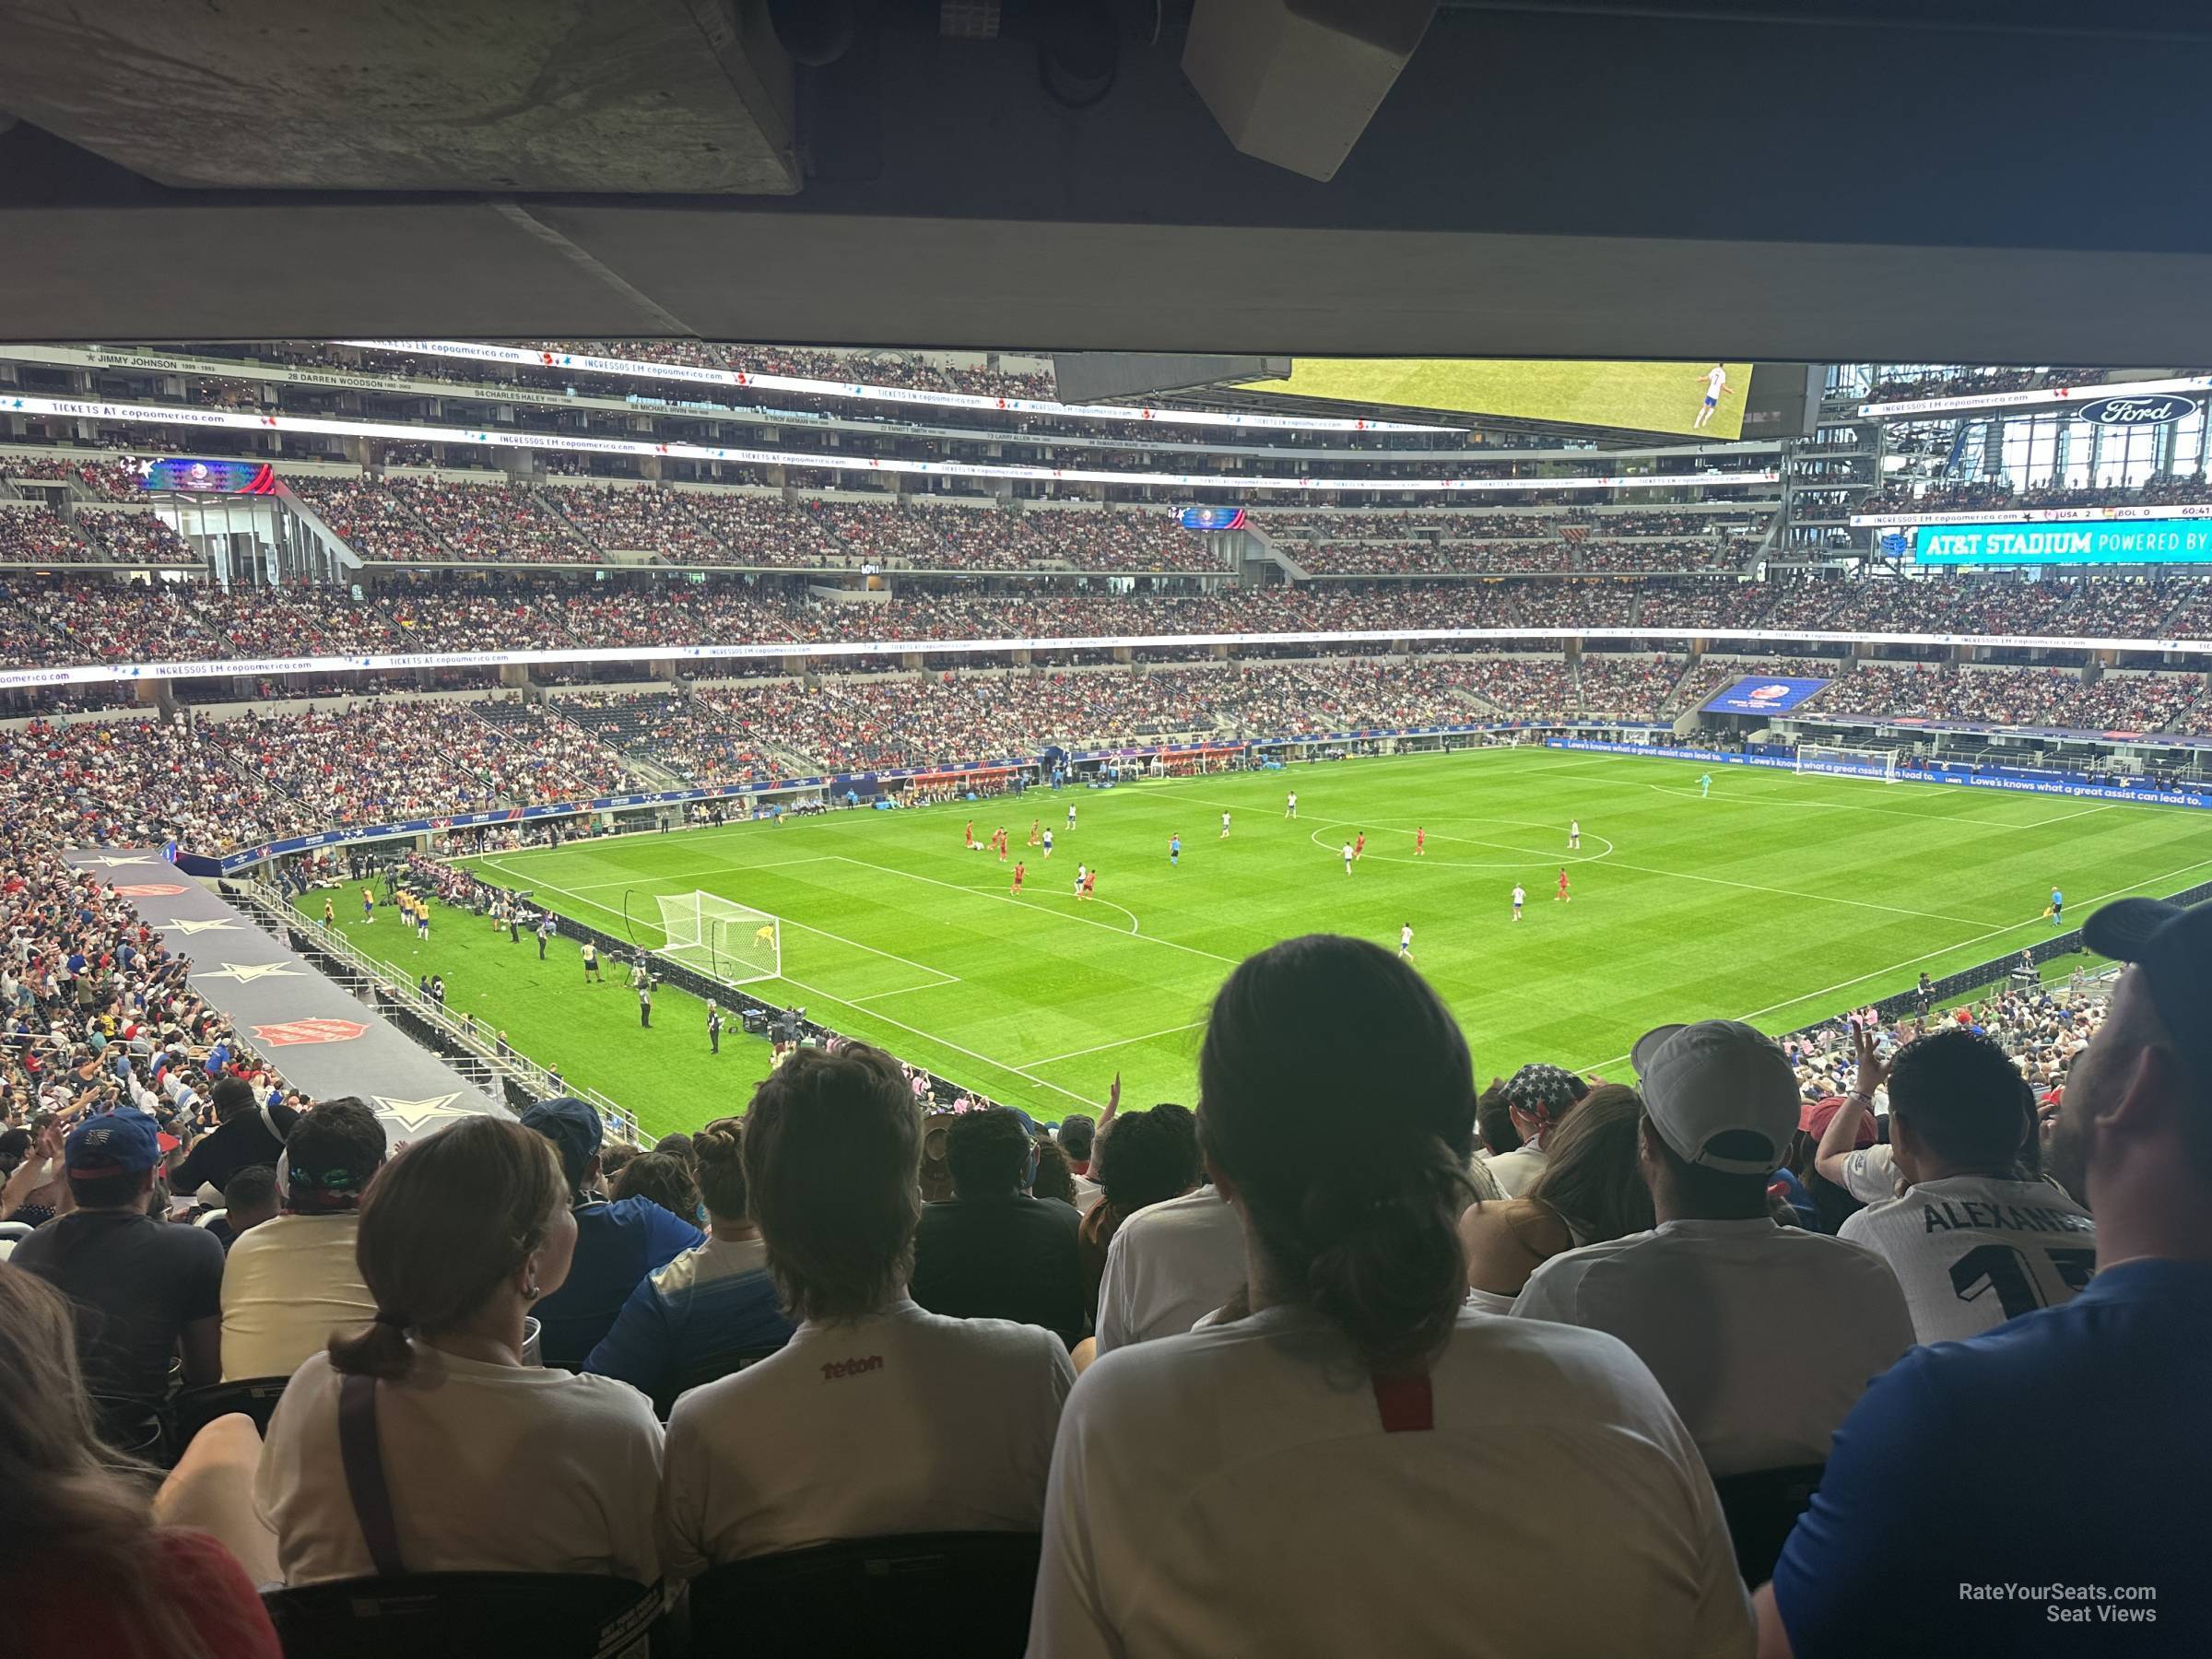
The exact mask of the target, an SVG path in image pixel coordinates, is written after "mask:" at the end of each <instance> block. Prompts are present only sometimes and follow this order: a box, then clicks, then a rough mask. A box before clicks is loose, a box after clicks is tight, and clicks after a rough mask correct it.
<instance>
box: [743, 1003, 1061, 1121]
mask: <svg viewBox="0 0 2212 1659" xmlns="http://www.w3.org/2000/svg"><path fill="white" fill-rule="evenodd" d="M784 983H785V984H787V985H791V986H794V987H795V988H796V989H798V990H801V991H804V992H806V994H807V995H809V996H818V997H819V998H821V1000H822V1001H824V1002H830V1003H835V1004H837V1005H838V1006H840V1007H844V1008H851V1009H853V1011H854V1012H856V1013H859V1014H864V1015H865V1016H866V1017H867V1018H870V1019H873V1020H876V1021H877V1022H878V1023H880V1024H883V1025H888V1026H896V1027H897V1028H898V1029H899V1030H901V1031H905V1032H907V1033H908V1034H909V1035H910V1036H914V1037H919V1038H921V1039H922V1040H923V1041H924V1042H934V1043H935V1044H936V1045H937V1046H938V1047H939V1048H942V1049H949V1050H950V1051H951V1052H952V1053H956V1054H965V1055H966V1056H967V1057H968V1058H969V1059H971V1060H974V1061H978V1062H980V1063H981V1064H982V1065H988V1066H991V1067H992V1068H994V1070H997V1071H1002V1072H1005V1073H1006V1074H1007V1075H1008V1076H1010V1077H1019V1078H1021V1079H1022V1080H1023V1081H1025V1082H1029V1083H1034V1084H1035V1085H1036V1086H1037V1087H1038V1088H1049V1089H1051V1090H1052V1091H1053V1093H1054V1094H1064V1095H1065V1096H1066V1097H1067V1098H1068V1099H1069V1100H1076V1101H1078V1102H1080V1103H1081V1104H1083V1105H1085V1106H1103V1105H1104V1104H1105V1102H1104V1101H1102V1100H1092V1099H1091V1098H1090V1097H1089V1096H1088V1095H1081V1094H1077V1092H1076V1091H1075V1090H1074V1089H1072V1088H1061V1087H1060V1085H1059V1084H1057V1083H1053V1082H1051V1081H1049V1080H1047V1079H1046V1078H1043V1077H1039V1076H1037V1075H1036V1074H1035V1073H1034V1072H1031V1071H1027V1070H1025V1069H1023V1068H1022V1067H1021V1066H1018V1065H1008V1064H1007V1063H1006V1061H1004V1060H994V1059H993V1058H992V1057H991V1056H990V1055H988V1054H980V1053H976V1051H975V1050H973V1049H971V1048H962V1047H961V1046H960V1045H959V1043H957V1042H952V1041H947V1040H946V1039H945V1038H943V1037H940V1036H938V1035H937V1034H936V1033H935V1031H925V1030H922V1029H921V1027H919V1026H910V1025H908V1024H906V1023H904V1022H903V1021H901V1020H897V1019H893V1018H891V1017H890V1016H889V1015H888V1014H878V1013H877V1012H876V1011H875V1010H874V1009H873V1008H865V1007H862V1006H860V1005H859V1004H858V1003H853V1002H848V1001H846V1000H845V999H844V998H843V997H841V996H837V995H834V994H831V993H830V992H828V991H824V990H822V989H821V988H820V987H819V986H817V985H809V984H807V983H806V982H804V981H803V980H794V979H786V980H785V981H784ZM919 988H922V989H926V987H919Z"/></svg>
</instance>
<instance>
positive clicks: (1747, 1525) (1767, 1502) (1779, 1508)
mask: <svg viewBox="0 0 2212 1659" xmlns="http://www.w3.org/2000/svg"><path fill="white" fill-rule="evenodd" d="M1827 1466H1828V1465H1826V1464H1792V1465H1789V1466H1787V1467H1785V1468H1780V1469H1755V1470H1753V1471H1752V1472H1751V1473H1749V1474H1747V1475H1725V1476H1723V1477H1721V1478H1720V1479H1718V1480H1715V1481H1714V1482H1713V1483H1712V1486H1713V1490H1715V1491H1716V1492H1718V1493H1719V1494H1720V1497H1721V1513H1722V1514H1724V1515H1725V1516H1726V1517H1727V1519H1728V1535H1729V1537H1730V1538H1731V1539H1733V1540H1734V1541H1735V1564H1736V1568H1737V1570H1738V1571H1740V1572H1742V1573H1743V1575H1744V1583H1747V1584H1749V1585H1751V1586H1752V1587H1753V1588H1755V1589H1756V1588H1757V1587H1758V1586H1759V1585H1760V1584H1763V1583H1766V1582H1767V1581H1768V1580H1769V1579H1771V1578H1772V1577H1773V1576H1774V1563H1775V1562H1776V1561H1777V1560H1778V1559H1781V1556H1782V1547H1783V1545H1784V1544H1786V1543H1787V1542H1788V1541H1789V1536H1790V1529H1791V1528H1792V1527H1794V1526H1795V1525H1796V1524H1797V1517H1798V1516H1800V1515H1802V1514H1804V1513H1805V1512H1806V1506H1807V1505H1808V1504H1810V1503H1811V1502H1812V1500H1813V1493H1814V1491H1815V1490H1816V1489H1818V1487H1819V1485H1820V1474H1821V1471H1822V1470H1823V1469H1825V1468H1826V1467H1827Z"/></svg>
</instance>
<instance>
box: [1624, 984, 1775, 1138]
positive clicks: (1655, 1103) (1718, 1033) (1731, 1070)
mask: <svg viewBox="0 0 2212 1659" xmlns="http://www.w3.org/2000/svg"><path fill="white" fill-rule="evenodd" d="M1630 1059H1631V1061H1632V1062H1633V1064H1634V1065H1635V1067H1636V1077H1637V1082H1638V1086H1639V1088H1641V1092H1642V1095H1643V1109H1644V1111H1645V1112H1646V1113H1648V1114H1649V1115H1650V1117H1651V1120H1652V1126H1653V1128H1654V1129H1656V1130H1658V1131H1659V1137H1660V1138H1661V1139H1662V1140H1664V1141H1665V1143H1666V1144H1667V1145H1668V1146H1669V1147H1672V1148H1673V1149H1674V1151H1675V1153H1676V1155H1677V1156H1678V1157H1680V1158H1681V1159H1684V1160H1685V1161H1686V1162H1688V1163H1693V1164H1697V1165H1700V1166H1701V1167H1702V1168H1705V1169H1708V1170H1714V1171H1720V1172H1721V1173H1723V1174H1728V1175H1766V1174H1770V1173H1771V1172H1772V1171H1774V1170H1775V1169H1776V1168H1777V1167H1779V1166H1780V1164H1781V1163H1782V1161H1783V1154H1784V1152H1786V1151H1787V1149H1788V1147H1789V1144H1790V1136H1791V1135H1794V1134H1795V1133H1796V1131H1797V1111H1798V1101H1797V1076H1796V1073H1794V1071H1792V1070H1791V1068H1790V1063H1789V1061H1788V1059H1787V1058H1785V1057H1784V1056H1783V1052H1782V1049H1781V1047H1780V1045H1778V1044H1777V1043H1776V1042H1775V1041H1774V1040H1773V1039H1772V1038H1771V1037H1769V1036H1768V1035H1767V1034H1766V1033H1765V1032H1764V1031H1759V1030H1754V1029H1753V1028H1751V1027H1750V1026H1747V1025H1745V1024H1744V1023H1743V1022H1742V1021H1741V1020H1735V1019H1700V1020H1699V1021H1698V1022H1697V1023H1696V1024H1695V1025H1666V1026H1661V1027H1659V1028H1658V1029H1657V1030H1651V1031H1646V1032H1645V1033H1644V1034H1643V1035H1642V1036H1641V1037H1640V1038H1638V1039H1637V1041H1636V1047H1635V1049H1634V1050H1633V1051H1632V1053H1631V1054H1630ZM1729 1134H1741V1135H1756V1136H1757V1137H1758V1138H1759V1139H1760V1140H1761V1141H1763V1142H1765V1143H1766V1150H1765V1151H1764V1152H1763V1153H1761V1154H1760V1155H1759V1156H1757V1157H1749V1158H1747V1157H1740V1156H1738V1157H1729V1156H1724V1155H1723V1154H1721V1153H1717V1152H1714V1151H1712V1150H1710V1149H1709V1148H1710V1147H1712V1142H1713V1141H1714V1140H1716V1139H1717V1138H1719V1137H1720V1136H1722V1135H1729Z"/></svg>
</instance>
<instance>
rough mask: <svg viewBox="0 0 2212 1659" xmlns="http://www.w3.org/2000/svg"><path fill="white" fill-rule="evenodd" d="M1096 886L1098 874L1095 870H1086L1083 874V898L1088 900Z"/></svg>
mask: <svg viewBox="0 0 2212 1659" xmlns="http://www.w3.org/2000/svg"><path fill="white" fill-rule="evenodd" d="M1098 885H1099V873H1098V872H1097V871H1096V870H1086V871H1085V872H1084V873H1083V897H1084V898H1086V899H1088V898H1089V897H1090V895H1091V893H1092V892H1093V891H1094V890H1095V889H1096V888H1097V887H1098Z"/></svg>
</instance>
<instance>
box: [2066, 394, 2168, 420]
mask: <svg viewBox="0 0 2212 1659" xmlns="http://www.w3.org/2000/svg"><path fill="white" fill-rule="evenodd" d="M2195 407H2196V402H2195V400H2194V398H2187V397H2177V396H2175V395H2173V394H2171V393H2161V394H2158V395H2156V396H2151V397H2127V396H2117V397H2100V398H2098V399H2096V400H2095V401H2094V402H2091V403H2085V404H2083V405H2081V406H2079V407H2078V408H2077V409H2076V410H2075V411H2074V418H2075V419H2077V420H2086V421H2088V423H2089V424H2090V425H2091V426H2109V427H2136V426H2166V425H2169V424H2171V422H2173V421H2176V420H2180V419H2181V418H2183V416H2185V415H2187V414H2188V413H2189V412H2190V411H2191V410H2192V409H2194V408H2195Z"/></svg>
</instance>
